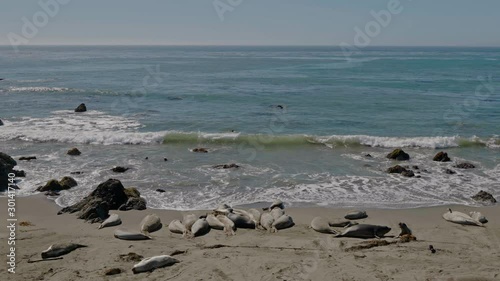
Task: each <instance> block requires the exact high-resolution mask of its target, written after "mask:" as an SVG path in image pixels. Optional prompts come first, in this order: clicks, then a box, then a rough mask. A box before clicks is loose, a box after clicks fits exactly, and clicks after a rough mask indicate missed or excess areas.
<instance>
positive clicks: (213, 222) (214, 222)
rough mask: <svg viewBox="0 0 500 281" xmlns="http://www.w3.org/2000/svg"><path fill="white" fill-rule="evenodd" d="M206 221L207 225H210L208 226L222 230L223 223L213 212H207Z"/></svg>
mask: <svg viewBox="0 0 500 281" xmlns="http://www.w3.org/2000/svg"><path fill="white" fill-rule="evenodd" d="M207 222H208V225H210V228H213V229H217V230H224V224H223V223H222V222H221V221H220V220H219V219H218V218H216V217H215V216H214V215H213V214H207Z"/></svg>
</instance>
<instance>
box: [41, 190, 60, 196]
mask: <svg viewBox="0 0 500 281" xmlns="http://www.w3.org/2000/svg"><path fill="white" fill-rule="evenodd" d="M44 194H45V196H59V195H60V194H59V192H57V191H47V192H45V193H44Z"/></svg>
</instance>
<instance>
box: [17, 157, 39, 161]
mask: <svg viewBox="0 0 500 281" xmlns="http://www.w3.org/2000/svg"><path fill="white" fill-rule="evenodd" d="M31 160H36V156H27V157H21V158H19V161H31Z"/></svg>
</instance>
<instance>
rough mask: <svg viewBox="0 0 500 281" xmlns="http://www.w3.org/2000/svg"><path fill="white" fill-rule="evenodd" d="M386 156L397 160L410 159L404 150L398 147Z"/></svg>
mask: <svg viewBox="0 0 500 281" xmlns="http://www.w3.org/2000/svg"><path fill="white" fill-rule="evenodd" d="M387 158H389V159H394V160H399V161H405V160H409V159H410V155H409V154H408V153H406V152H404V151H403V150H402V149H400V148H398V149H395V150H394V151H393V152H391V153H389V154H387Z"/></svg>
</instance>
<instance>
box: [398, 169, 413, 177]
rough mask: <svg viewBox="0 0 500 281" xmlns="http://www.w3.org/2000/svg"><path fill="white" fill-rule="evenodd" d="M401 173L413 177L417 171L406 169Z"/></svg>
mask: <svg viewBox="0 0 500 281" xmlns="http://www.w3.org/2000/svg"><path fill="white" fill-rule="evenodd" d="M401 175H402V176H403V177H408V178H411V177H414V176H415V173H413V171H412V170H406V171H403V172H402V173H401Z"/></svg>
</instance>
